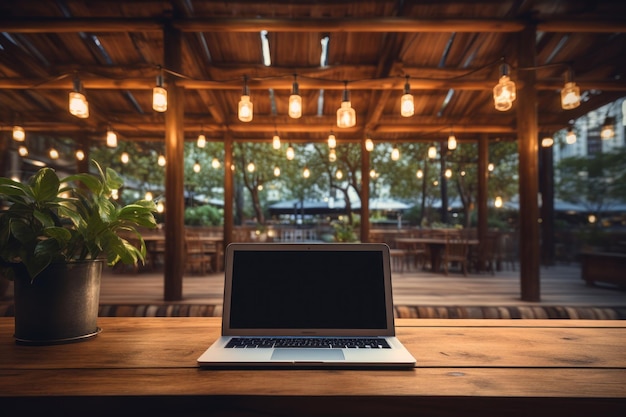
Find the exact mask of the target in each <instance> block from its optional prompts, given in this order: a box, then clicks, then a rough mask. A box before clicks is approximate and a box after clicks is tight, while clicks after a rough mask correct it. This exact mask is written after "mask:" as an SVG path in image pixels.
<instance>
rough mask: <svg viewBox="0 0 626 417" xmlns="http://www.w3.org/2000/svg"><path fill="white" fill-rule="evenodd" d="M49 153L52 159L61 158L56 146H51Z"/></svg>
mask: <svg viewBox="0 0 626 417" xmlns="http://www.w3.org/2000/svg"><path fill="white" fill-rule="evenodd" d="M48 155H50V159H59V151H57V150H56V149H54V148H50V151H49V152H48Z"/></svg>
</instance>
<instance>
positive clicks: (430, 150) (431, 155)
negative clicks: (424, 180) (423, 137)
mask: <svg viewBox="0 0 626 417" xmlns="http://www.w3.org/2000/svg"><path fill="white" fill-rule="evenodd" d="M436 157H437V148H435V147H434V146H431V147H430V148H428V158H430V159H435V158H436Z"/></svg>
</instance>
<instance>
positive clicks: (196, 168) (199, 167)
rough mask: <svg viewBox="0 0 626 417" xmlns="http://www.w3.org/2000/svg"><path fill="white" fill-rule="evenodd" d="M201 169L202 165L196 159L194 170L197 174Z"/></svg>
mask: <svg viewBox="0 0 626 417" xmlns="http://www.w3.org/2000/svg"><path fill="white" fill-rule="evenodd" d="M201 169H202V166H200V162H198V160H196V162H195V163H194V164H193V172H195V173H196V174H197V173H198V172H200V170H201Z"/></svg>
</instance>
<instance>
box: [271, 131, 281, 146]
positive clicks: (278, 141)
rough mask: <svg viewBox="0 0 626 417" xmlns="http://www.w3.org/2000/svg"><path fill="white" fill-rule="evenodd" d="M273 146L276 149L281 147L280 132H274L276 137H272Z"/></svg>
mask: <svg viewBox="0 0 626 417" xmlns="http://www.w3.org/2000/svg"><path fill="white" fill-rule="evenodd" d="M272 147H273V148H274V149H276V150H278V149H280V136H278V133H274V137H273V138H272Z"/></svg>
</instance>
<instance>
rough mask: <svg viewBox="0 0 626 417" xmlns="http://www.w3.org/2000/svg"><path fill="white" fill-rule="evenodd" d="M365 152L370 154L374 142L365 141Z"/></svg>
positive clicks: (370, 140) (368, 139)
mask: <svg viewBox="0 0 626 417" xmlns="http://www.w3.org/2000/svg"><path fill="white" fill-rule="evenodd" d="M365 150H366V151H368V152H372V151H373V150H374V141H373V140H372V139H370V138H367V139H365Z"/></svg>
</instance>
